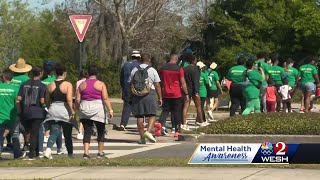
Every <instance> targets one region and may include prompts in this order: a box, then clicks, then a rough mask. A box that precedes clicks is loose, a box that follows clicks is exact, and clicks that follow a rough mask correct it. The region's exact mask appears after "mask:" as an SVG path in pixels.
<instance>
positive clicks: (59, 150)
mask: <svg viewBox="0 0 320 180" xmlns="http://www.w3.org/2000/svg"><path fill="white" fill-rule="evenodd" d="M57 154H58V155H61V154H67V149H66V148H65V147H62V148H61V149H57Z"/></svg>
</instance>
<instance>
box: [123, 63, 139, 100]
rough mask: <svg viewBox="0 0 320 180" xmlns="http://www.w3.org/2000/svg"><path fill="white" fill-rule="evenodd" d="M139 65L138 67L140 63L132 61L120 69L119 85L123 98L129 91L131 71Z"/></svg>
mask: <svg viewBox="0 0 320 180" xmlns="http://www.w3.org/2000/svg"><path fill="white" fill-rule="evenodd" d="M139 65H140V63H139V62H138V60H136V59H133V60H131V61H128V62H126V63H124V65H123V66H122V68H121V74H120V85H121V88H122V93H123V95H125V96H127V95H128V93H129V89H130V87H129V86H130V84H129V82H128V80H129V77H130V75H131V71H132V70H133V69H134V68H135V67H137V66H139Z"/></svg>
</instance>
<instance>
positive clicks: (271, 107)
mask: <svg viewBox="0 0 320 180" xmlns="http://www.w3.org/2000/svg"><path fill="white" fill-rule="evenodd" d="M266 102H267V112H276V104H277V89H276V87H275V86H274V82H273V80H272V78H271V77H270V78H269V79H268V86H267V88H266Z"/></svg>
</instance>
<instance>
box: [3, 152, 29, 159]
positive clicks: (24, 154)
mask: <svg viewBox="0 0 320 180" xmlns="http://www.w3.org/2000/svg"><path fill="white" fill-rule="evenodd" d="M26 155H27V152H21V155H20V156H19V157H18V158H15V159H23V158H24V157H26ZM0 158H1V154H0Z"/></svg>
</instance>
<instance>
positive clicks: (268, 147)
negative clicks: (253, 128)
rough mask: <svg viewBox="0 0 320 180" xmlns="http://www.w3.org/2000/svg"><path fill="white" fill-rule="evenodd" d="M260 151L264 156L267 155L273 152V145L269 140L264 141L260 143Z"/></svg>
mask: <svg viewBox="0 0 320 180" xmlns="http://www.w3.org/2000/svg"><path fill="white" fill-rule="evenodd" d="M261 153H262V154H263V155H265V156H269V155H271V154H272V153H273V146H272V144H271V143H269V142H264V143H262V145H261Z"/></svg>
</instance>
